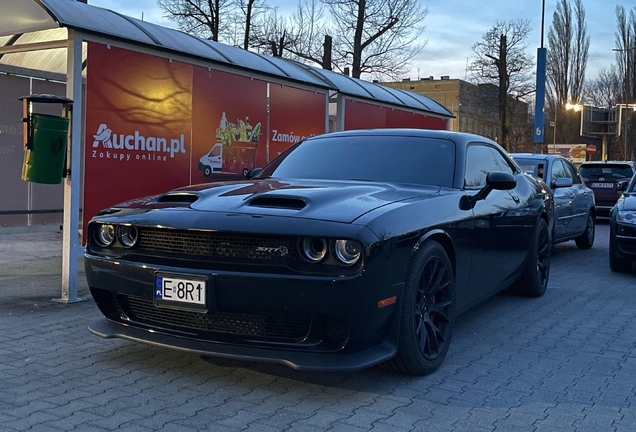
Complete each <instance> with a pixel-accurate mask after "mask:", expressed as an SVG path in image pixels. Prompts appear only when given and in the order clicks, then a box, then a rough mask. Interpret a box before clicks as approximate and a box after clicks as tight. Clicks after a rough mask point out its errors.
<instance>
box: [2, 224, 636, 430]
mask: <svg viewBox="0 0 636 432" xmlns="http://www.w3.org/2000/svg"><path fill="white" fill-rule="evenodd" d="M608 231H609V229H608V226H607V225H599V227H598V231H597V237H596V244H595V246H594V248H592V249H591V250H588V251H580V250H578V249H577V248H576V246H575V245H574V243H573V242H570V243H566V244H562V245H557V246H556V247H555V250H554V255H553V259H552V271H551V278H550V284H549V288H548V291H547V292H546V294H545V295H544V296H543V297H541V298H538V299H527V298H518V297H514V296H511V295H508V294H499V295H497V296H495V297H493V298H492V299H490V300H488V301H486V302H485V303H483V304H482V305H480V306H479V307H477V308H476V309H473V310H471V311H469V312H468V313H466V314H464V315H462V316H461V317H459V318H458V319H457V326H456V327H457V328H456V332H455V336H454V340H453V343H452V345H451V348H450V351H449V354H448V357H447V359H446V361H445V363H444V364H443V365H442V367H441V368H440V369H439V370H438V371H437V372H436V373H434V374H432V375H429V376H426V377H410V376H404V375H399V374H396V373H390V372H387V371H385V370H383V369H380V368H371V369H367V370H364V371H360V372H356V373H306V372H297V371H294V370H292V369H289V368H286V367H284V366H278V365H269V364H259V363H250V362H238V361H230V360H212V361H205V360H203V359H201V358H200V357H199V356H196V355H191V354H184V353H180V352H177V351H173V350H168V349H161V348H155V347H150V346H146V345H142V344H136V343H132V342H127V341H123V340H103V339H100V338H98V337H96V336H93V335H92V334H90V333H89V332H88V330H87V326H88V324H89V323H90V322H91V321H93V320H95V319H97V318H98V317H99V316H100V314H99V311H98V310H97V308H96V306H95V305H94V303H93V302H92V300H90V299H89V300H88V301H85V302H82V303H75V304H69V305H66V304H60V303H56V302H53V301H51V300H52V299H53V298H59V296H60V293H61V289H60V284H61V277H60V268H61V258H60V251H61V238H62V235H61V233H59V232H55V231H49V232H24V233H16V232H11V231H4V232H0V431H9V432H13V431H52V432H56V431H71V430H74V431H99V432H105V431H131V432H132V431H135V432H147V431H148V432H149V431H176V432H179V431H184V432H185V431H200V430H212V431H219V432H236V431H250V432H257V431H259V432H269V431H272V432H273V431H308V432H312V431H334V432H335V431H338V432H339V431H348V432H354V431H376V432H380V431H389V432H406V431H420V430H422V431H423V430H431V431H471V432H472V431H475V432H479V431H613V430H617V431H633V430H636V406H635V404H634V401H635V393H636V349H635V347H636V319H634V318H635V317H636V310H635V305H636V273H632V274H615V273H612V272H610V270H609V266H608V258H607V245H608ZM79 280H80V287H79V295H80V296H86V297H90V295H89V293H88V290H87V286H86V283H85V281H84V275H83V273H82V274H80V276H79Z"/></svg>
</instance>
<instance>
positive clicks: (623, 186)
mask: <svg viewBox="0 0 636 432" xmlns="http://www.w3.org/2000/svg"><path fill="white" fill-rule="evenodd" d="M627 185H629V182H627V181H625V180H623V181H619V182H618V185H616V191H617V192H625V191H626V190H627Z"/></svg>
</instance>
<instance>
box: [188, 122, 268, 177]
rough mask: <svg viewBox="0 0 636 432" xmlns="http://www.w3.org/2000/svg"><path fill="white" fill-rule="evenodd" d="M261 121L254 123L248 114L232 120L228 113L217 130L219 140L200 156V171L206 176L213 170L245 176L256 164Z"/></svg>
mask: <svg viewBox="0 0 636 432" xmlns="http://www.w3.org/2000/svg"><path fill="white" fill-rule="evenodd" d="M260 131H261V124H260V123H257V124H256V126H254V127H252V126H251V125H250V123H249V118H248V117H246V118H245V121H243V120H237V121H236V124H234V123H229V122H228V121H227V119H226V117H225V113H223V116H222V117H221V123H220V125H219V128H218V129H217V130H216V141H217V142H216V143H215V144H214V145H213V146H212V148H211V149H210V150H209V151H208V152H207V153H206V154H204V155H203V156H201V158H200V159H199V171H203V174H204V175H205V176H206V177H209V176H211V175H212V174H240V175H243V176H246V175H247V173H248V172H249V171H250V170H252V169H254V167H255V165H256V149H257V148H258V138H259V136H260Z"/></svg>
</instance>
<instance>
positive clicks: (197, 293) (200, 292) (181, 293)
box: [155, 274, 207, 309]
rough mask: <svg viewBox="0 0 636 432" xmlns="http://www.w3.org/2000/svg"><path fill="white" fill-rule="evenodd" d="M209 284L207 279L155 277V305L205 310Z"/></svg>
mask: <svg viewBox="0 0 636 432" xmlns="http://www.w3.org/2000/svg"><path fill="white" fill-rule="evenodd" d="M206 290H207V282H206V280H205V279H202V278H201V279H197V278H195V277H192V278H190V277H187V276H182V275H166V274H157V275H155V303H156V304H157V305H159V306H161V305H165V306H169V305H174V306H182V307H194V308H195V309H205V305H206V302H205V299H206Z"/></svg>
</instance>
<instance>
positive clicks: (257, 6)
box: [232, 0, 268, 50]
mask: <svg viewBox="0 0 636 432" xmlns="http://www.w3.org/2000/svg"><path fill="white" fill-rule="evenodd" d="M233 6H234V9H233V19H232V21H233V22H234V23H235V25H236V26H237V27H239V28H240V29H241V30H242V31H241V32H240V36H241V40H240V41H239V40H235V41H234V42H233V43H232V45H235V46H240V47H241V48H243V49H244V50H249V49H250V46H251V43H252V38H253V35H252V30H253V29H254V27H258V24H255V22H256V21H257V20H258V18H259V16H261V15H263V14H264V13H265V12H266V11H267V10H268V7H267V5H266V4H265V0H233ZM254 30H256V31H258V30H257V29H254ZM237 36H238V34H237Z"/></svg>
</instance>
